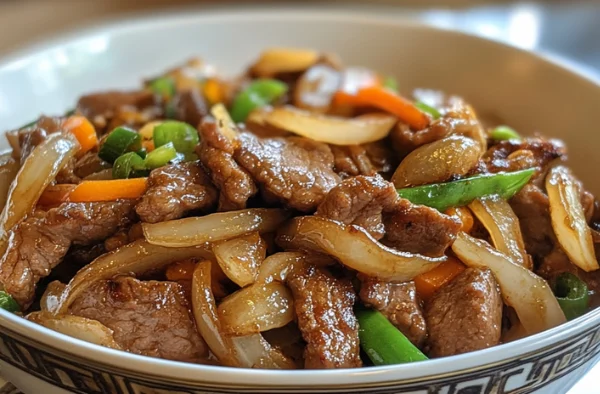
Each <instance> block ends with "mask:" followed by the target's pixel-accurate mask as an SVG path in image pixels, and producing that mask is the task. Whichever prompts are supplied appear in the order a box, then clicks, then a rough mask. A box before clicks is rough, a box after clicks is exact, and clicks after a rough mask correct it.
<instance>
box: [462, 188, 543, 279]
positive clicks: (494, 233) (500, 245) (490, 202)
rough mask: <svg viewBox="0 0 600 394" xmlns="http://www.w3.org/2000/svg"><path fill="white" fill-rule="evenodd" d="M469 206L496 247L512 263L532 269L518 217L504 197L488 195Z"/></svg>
mask: <svg viewBox="0 0 600 394" xmlns="http://www.w3.org/2000/svg"><path fill="white" fill-rule="evenodd" d="M469 208H470V209H471V211H473V213H474V214H475V216H477V219H479V221H480V222H481V223H482V224H483V226H484V227H485V228H486V229H487V231H488V232H489V233H490V236H491V238H492V242H493V243H494V246H495V247H496V249H498V250H499V251H500V252H502V253H504V254H505V255H507V256H508V257H510V258H511V260H512V261H513V263H517V264H519V265H522V266H523V267H525V268H527V269H530V270H531V269H533V262H532V261H531V258H530V257H529V255H528V254H527V251H526V250H525V242H524V241H523V235H522V234H521V227H520V226H519V218H517V215H515V213H514V212H513V210H512V208H511V207H510V204H509V203H508V202H507V201H506V200H505V199H503V198H500V197H499V196H490V197H486V198H482V199H479V200H475V201H473V202H472V203H471V204H470V205H469Z"/></svg>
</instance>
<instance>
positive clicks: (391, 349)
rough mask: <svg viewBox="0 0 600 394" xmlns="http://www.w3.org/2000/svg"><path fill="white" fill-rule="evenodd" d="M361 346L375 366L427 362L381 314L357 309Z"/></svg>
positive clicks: (370, 310)
mask: <svg viewBox="0 0 600 394" xmlns="http://www.w3.org/2000/svg"><path fill="white" fill-rule="evenodd" d="M356 318H357V319H358V324H359V326H360V329H359V330H358V337H359V339H360V346H361V348H362V349H363V351H364V352H365V353H366V354H367V356H369V359H371V361H372V362H373V364H375V365H392V364H404V363H411V362H415V361H424V360H427V359H428V358H427V356H425V355H424V354H423V353H422V352H421V351H420V350H419V349H417V347H416V346H415V345H413V344H412V343H411V342H410V341H409V340H408V338H406V337H405V336H404V334H402V333H401V332H400V331H399V330H398V329H397V328H396V327H394V326H393V325H392V323H390V322H389V320H388V319H387V318H386V317H385V316H384V315H382V314H381V312H378V311H375V310H372V309H365V308H362V307H360V308H357V310H356Z"/></svg>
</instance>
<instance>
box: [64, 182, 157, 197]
mask: <svg viewBox="0 0 600 394" xmlns="http://www.w3.org/2000/svg"><path fill="white" fill-rule="evenodd" d="M146 181H147V178H131V179H113V180H108V181H83V182H81V183H80V184H79V185H77V186H76V187H75V189H73V191H72V192H71V194H69V201H73V202H89V201H114V200H118V199H121V198H139V197H141V196H142V194H144V192H145V191H146V188H147V184H146V183H147V182H146Z"/></svg>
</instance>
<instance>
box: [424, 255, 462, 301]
mask: <svg viewBox="0 0 600 394" xmlns="http://www.w3.org/2000/svg"><path fill="white" fill-rule="evenodd" d="M465 268H466V267H465V266H464V264H463V263H461V262H460V261H459V260H457V259H455V258H453V257H450V258H448V260H447V261H445V262H443V263H442V264H440V265H438V266H437V267H435V268H434V269H432V270H431V271H428V272H426V273H424V274H421V275H419V276H417V277H415V286H416V288H417V294H418V295H419V297H421V299H423V300H425V301H427V300H428V299H429V298H431V296H432V295H433V294H434V293H435V292H436V291H437V290H438V289H440V288H441V287H443V286H444V285H445V284H447V283H448V282H450V281H451V280H452V279H454V278H455V277H456V276H457V275H458V274H460V273H461V272H463V271H464V270H465Z"/></svg>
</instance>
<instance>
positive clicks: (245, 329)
mask: <svg viewBox="0 0 600 394" xmlns="http://www.w3.org/2000/svg"><path fill="white" fill-rule="evenodd" d="M218 312H219V320H220V321H221V327H222V332H223V333H224V334H225V335H235V336H241V335H249V334H255V333H258V332H262V331H267V330H271V329H273V328H279V327H283V326H285V325H286V324H288V323H289V322H291V321H292V320H293V319H294V299H293V298H292V293H291V291H290V290H289V289H288V288H287V287H286V286H285V285H284V284H282V283H281V282H272V283H268V284H264V283H255V284H253V285H252V286H248V287H245V288H243V289H241V290H238V291H236V292H235V293H233V294H232V295H230V296H229V297H227V298H225V299H224V300H223V301H222V302H221V304H219V308H218Z"/></svg>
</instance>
